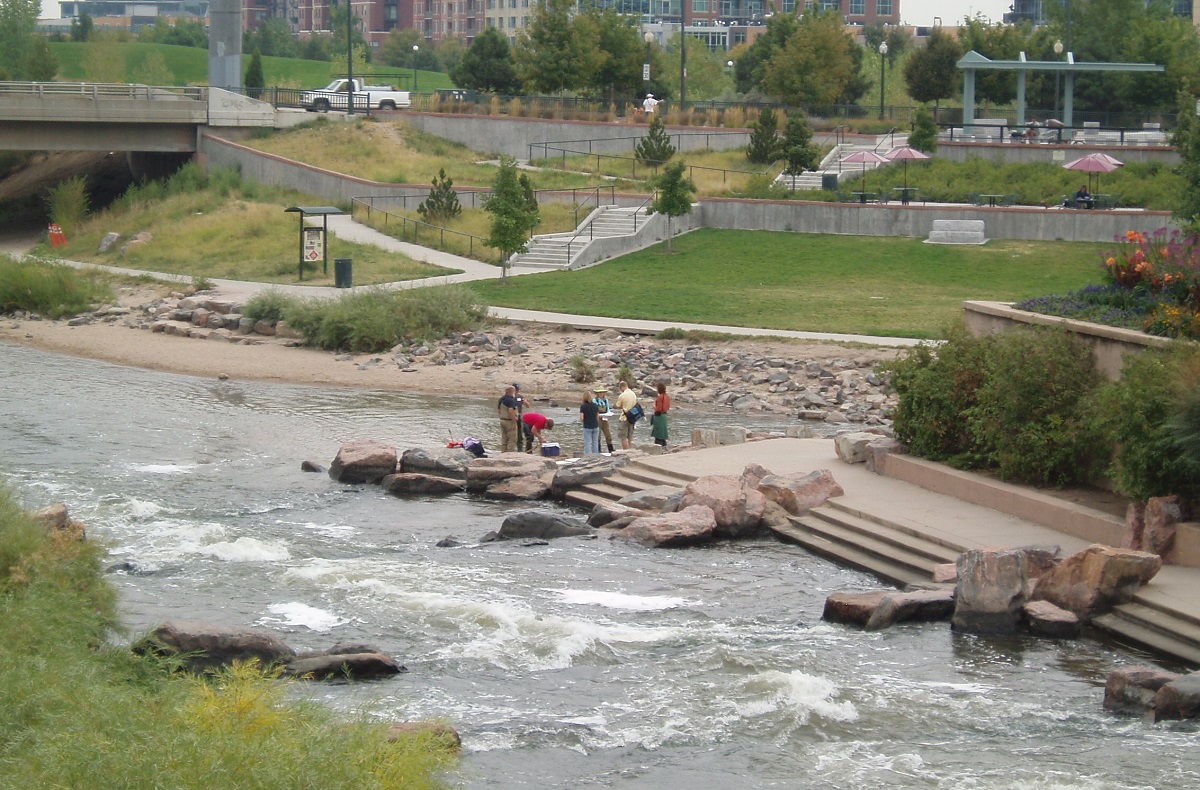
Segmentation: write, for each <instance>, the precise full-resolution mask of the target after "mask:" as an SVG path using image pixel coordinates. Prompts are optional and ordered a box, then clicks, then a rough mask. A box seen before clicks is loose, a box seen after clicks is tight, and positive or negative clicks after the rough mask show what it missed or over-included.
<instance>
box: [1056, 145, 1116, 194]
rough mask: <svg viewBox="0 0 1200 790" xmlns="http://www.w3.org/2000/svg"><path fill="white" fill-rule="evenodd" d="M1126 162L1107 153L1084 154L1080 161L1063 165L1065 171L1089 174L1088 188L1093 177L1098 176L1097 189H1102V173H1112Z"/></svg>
mask: <svg viewBox="0 0 1200 790" xmlns="http://www.w3.org/2000/svg"><path fill="white" fill-rule="evenodd" d="M1123 164H1125V163H1124V162H1122V161H1121V160H1120V159H1117V158H1116V157H1114V156H1109V155H1108V154H1105V153H1100V152H1096V153H1091V154H1084V155H1083V156H1081V157H1079V158H1078V159H1076V160H1074V161H1072V162H1067V163H1066V164H1065V165H1063V169H1064V170H1079V171H1081V172H1083V173H1087V174H1088V187H1089V188H1090V187H1091V185H1092V175H1093V174H1094V175H1095V176H1096V188H1097V189H1099V187H1100V173H1111V172H1112V171H1114V170H1116V169H1117V168H1118V167H1121V166H1122V165H1123Z"/></svg>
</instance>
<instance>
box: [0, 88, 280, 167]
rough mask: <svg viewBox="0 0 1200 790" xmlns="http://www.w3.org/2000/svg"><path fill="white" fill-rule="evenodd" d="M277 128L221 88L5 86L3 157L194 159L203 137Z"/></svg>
mask: <svg viewBox="0 0 1200 790" xmlns="http://www.w3.org/2000/svg"><path fill="white" fill-rule="evenodd" d="M255 126H264V127H273V126H275V108H274V107H272V106H271V105H270V104H268V103H267V102H261V101H257V100H255V99H251V98H248V97H246V96H242V95H239V94H237V93H233V92H230V91H226V90H222V89H220V88H209V87H183V88H181V87H154V86H147V85H125V84H105V83H87V82H82V83H81V82H0V150H5V151H131V152H141V153H157V154H192V153H194V152H195V151H196V150H197V147H198V141H199V136H200V134H201V132H203V131H205V130H206V129H213V128H221V127H226V128H227V127H255Z"/></svg>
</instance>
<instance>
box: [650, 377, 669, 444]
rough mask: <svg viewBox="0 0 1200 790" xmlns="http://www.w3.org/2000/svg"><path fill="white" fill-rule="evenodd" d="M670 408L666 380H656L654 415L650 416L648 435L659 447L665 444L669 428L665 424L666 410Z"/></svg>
mask: <svg viewBox="0 0 1200 790" xmlns="http://www.w3.org/2000/svg"><path fill="white" fill-rule="evenodd" d="M670 410H671V396H670V395H668V394H667V385H666V382H663V381H660V382H658V397H656V398H655V399H654V416H653V417H651V418H650V435H651V436H653V437H654V443H655V444H657V445H658V446H659V447H666V446H667V437H668V436H669V435H670V430H669V428H668V425H667V412H669V411H670Z"/></svg>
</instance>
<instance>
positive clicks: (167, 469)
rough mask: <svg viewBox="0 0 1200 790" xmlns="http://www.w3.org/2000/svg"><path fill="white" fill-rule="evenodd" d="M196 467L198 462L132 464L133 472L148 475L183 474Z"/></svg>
mask: <svg viewBox="0 0 1200 790" xmlns="http://www.w3.org/2000/svg"><path fill="white" fill-rule="evenodd" d="M195 468H196V464H130V465H129V470H130V471H131V472H141V473H144V474H148V475H182V474H186V473H187V472H190V471H192V470H193V469H195Z"/></svg>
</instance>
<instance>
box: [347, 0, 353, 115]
mask: <svg viewBox="0 0 1200 790" xmlns="http://www.w3.org/2000/svg"><path fill="white" fill-rule="evenodd" d="M353 32H354V6H353V5H351V3H350V0H346V114H347V115H354V39H353V37H352V36H351V33H353Z"/></svg>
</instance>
